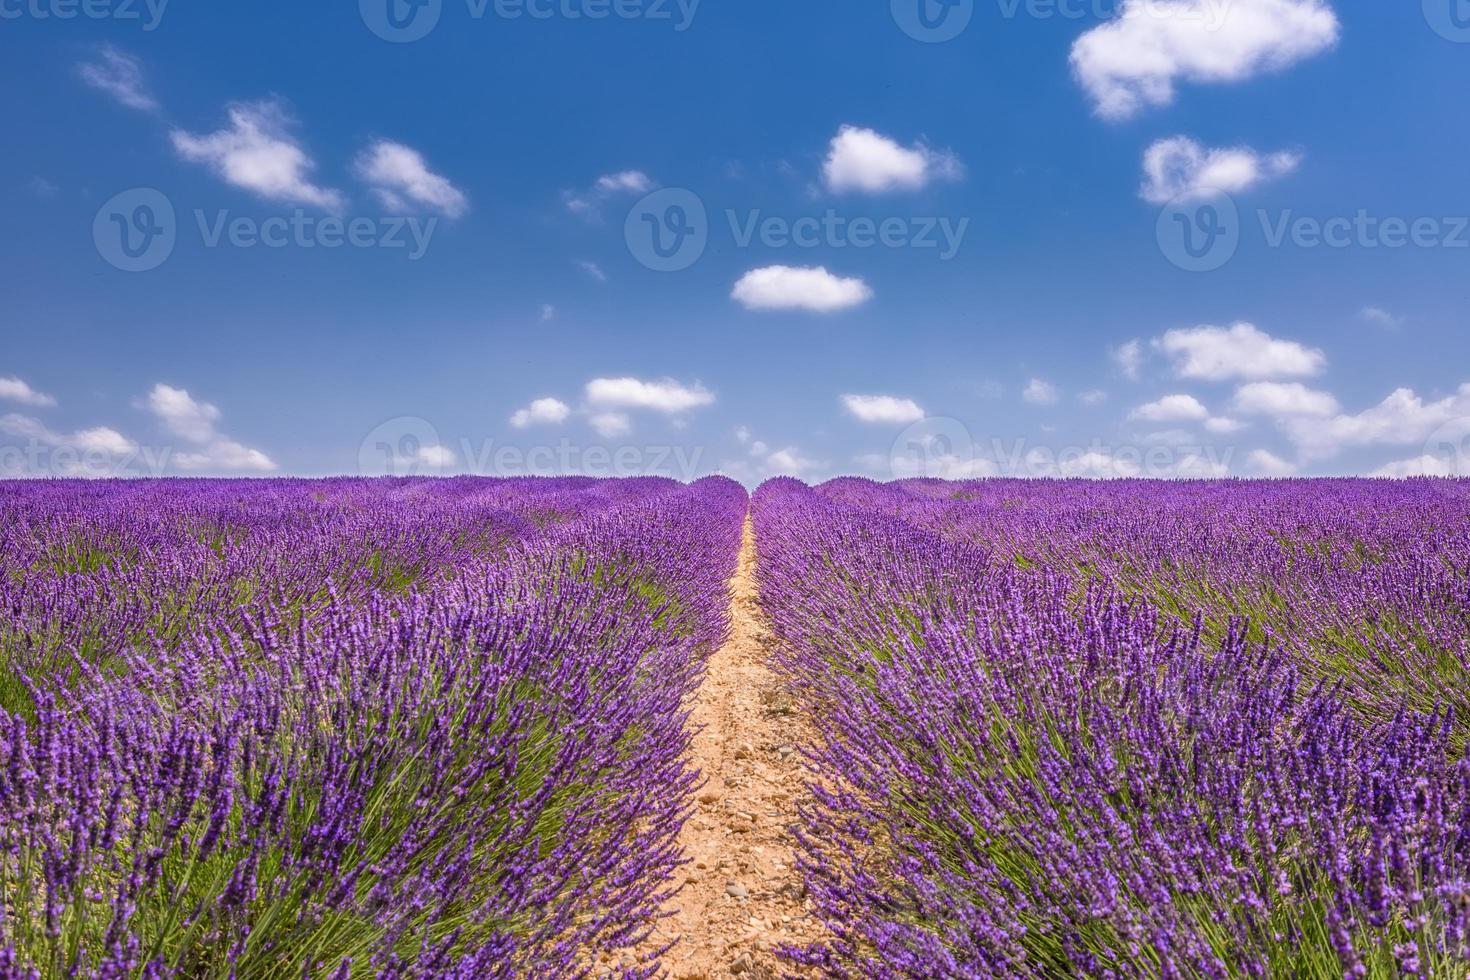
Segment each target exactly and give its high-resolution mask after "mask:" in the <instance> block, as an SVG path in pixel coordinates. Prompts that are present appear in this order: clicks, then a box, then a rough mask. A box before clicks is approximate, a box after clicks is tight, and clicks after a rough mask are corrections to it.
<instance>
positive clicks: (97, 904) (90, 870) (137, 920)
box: [0, 480, 746, 977]
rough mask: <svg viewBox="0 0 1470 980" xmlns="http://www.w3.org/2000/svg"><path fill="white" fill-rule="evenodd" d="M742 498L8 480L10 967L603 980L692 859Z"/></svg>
mask: <svg viewBox="0 0 1470 980" xmlns="http://www.w3.org/2000/svg"><path fill="white" fill-rule="evenodd" d="M745 509H746V495H745V492H744V491H743V490H742V489H741V488H740V487H738V486H737V485H735V484H733V483H731V482H729V481H725V480H709V481H703V482H701V483H698V484H695V485H694V486H692V487H688V488H686V487H682V486H679V485H678V484H674V483H672V482H669V481H660V480H650V481H630V482H627V483H619V484H611V483H601V482H597V481H588V480H554V481H538V480H523V481H484V480H481V481H475V480H461V481H442V482H435V481H374V482H366V481H328V482H315V483H308V482H292V481H277V482H271V483H238V484H235V483H215V482H208V483H185V482H161V483H151V484H140V483H113V484H63V483H35V484H24V485H17V484H8V485H4V486H0V514H3V518H4V520H3V523H0V527H3V531H0V535H3V537H0V589H3V591H0V604H3V606H4V607H5V608H6V610H7V612H8V614H9V615H8V617H7V621H6V623H5V626H4V629H3V632H0V657H3V658H4V660H5V661H6V668H7V675H8V679H7V686H6V688H5V690H4V692H3V698H4V701H3V710H0V908H3V912H4V915H3V918H0V975H4V976H17V977H28V976H29V977H51V976H96V977H124V976H147V977H169V976H178V977H186V976H187V977H236V976H238V977H260V976H276V975H280V976H308V977H348V976H390V977H391V976H462V977H523V976H548V977H550V976H557V977H561V976H582V975H587V974H588V973H589V971H590V969H591V967H592V965H593V963H594V962H595V961H596V959H597V956H598V954H599V953H601V952H604V951H611V950H621V949H624V948H627V947H629V946H631V945H633V944H634V943H636V942H637V941H639V940H641V939H642V938H643V937H644V936H645V935H646V934H647V933H648V932H649V930H650V927H651V925H652V923H653V922H654V921H655V917H656V916H657V915H658V913H659V909H660V906H661V903H662V902H663V900H664V899H665V898H666V897H667V894H668V890H669V883H670V880H671V875H672V872H673V871H674V869H675V868H676V867H677V865H678V862H679V854H678V851H677V846H676V836H677V833H678V830H679V827H680V825H681V823H682V821H683V819H684V816H685V807H686V800H687V796H688V794H689V792H690V790H691V788H692V785H693V782H694V780H695V775H694V774H693V773H691V772H690V771H689V770H688V769H687V767H686V765H685V763H684V758H683V757H684V753H685V749H686V747H687V739H688V734H687V732H686V730H685V725H684V722H685V720H686V719H685V713H684V708H683V704H684V701H685V699H686V697H687V695H688V694H689V692H690V691H691V690H692V689H693V687H694V686H695V685H696V684H697V682H698V678H699V675H700V671H701V669H702V657H703V655H704V653H705V652H706V651H707V650H708V649H709V648H710V647H711V645H713V644H715V643H717V642H718V641H719V639H720V638H721V636H722V635H723V631H724V630H725V628H726V623H725V618H724V617H725V612H726V604H727V599H728V596H727V590H726V583H727V581H728V578H729V576H730V574H731V572H732V570H733V567H734V561H735V556H736V550H737V547H738V543H739V539H740V533H741V525H742V522H743V518H744V513H745ZM656 968H657V964H656V962H655V961H650V962H646V963H639V964H637V965H635V966H632V967H628V968H625V969H624V970H623V974H624V975H626V976H651V975H653V974H654V973H655V972H656Z"/></svg>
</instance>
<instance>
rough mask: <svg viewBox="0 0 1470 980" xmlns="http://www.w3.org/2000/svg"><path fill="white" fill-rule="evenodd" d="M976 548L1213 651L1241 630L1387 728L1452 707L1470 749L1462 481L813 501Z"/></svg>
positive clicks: (1469, 578) (1018, 487)
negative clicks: (1076, 586)
mask: <svg viewBox="0 0 1470 980" xmlns="http://www.w3.org/2000/svg"><path fill="white" fill-rule="evenodd" d="M820 492H821V493H822V494H823V495H824V496H826V497H828V498H829V499H833V500H841V501H844V502H847V503H850V504H852V505H854V506H857V507H860V508H863V509H877V510H878V511H880V512H884V513H892V514H895V515H898V516H901V517H902V518H903V519H904V520H905V521H908V522H909V523H912V524H915V525H917V526H920V527H924V528H927V529H929V530H931V531H934V532H935V533H937V534H940V535H942V536H943V537H945V538H947V539H949V540H953V541H960V542H968V543H971V544H974V545H976V546H977V547H978V548H979V550H981V551H982V552H984V553H986V554H987V555H988V556H989V557H990V558H991V559H992V560H996V561H1013V562H1015V563H1017V564H1018V565H1022V566H1045V567H1047V568H1051V569H1055V570H1058V571H1064V572H1066V573H1067V574H1068V575H1069V576H1070V577H1071V578H1072V579H1073V580H1074V581H1077V582H1085V581H1089V580H1093V579H1101V580H1103V581H1105V582H1107V583H1108V584H1109V585H1110V586H1112V587H1114V588H1117V589H1118V590H1120V591H1122V592H1124V593H1126V594H1127V595H1130V596H1139V597H1142V598H1145V599H1147V600H1148V601H1149V602H1151V603H1152V604H1154V605H1156V606H1158V607H1160V609H1161V610H1163V611H1164V612H1166V613H1169V614H1171V615H1172V616H1173V617H1174V618H1175V619H1177V620H1179V621H1181V622H1184V623H1188V622H1190V621H1192V619H1193V618H1194V617H1195V616H1196V615H1200V616H1202V617H1203V621H1204V629H1205V632H1206V634H1207V635H1208V636H1210V637H1211V638H1214V639H1218V638H1220V637H1223V636H1224V635H1225V634H1226V633H1227V632H1228V631H1229V630H1230V629H1231V628H1232V625H1233V624H1235V623H1238V622H1240V621H1242V620H1244V621H1247V622H1248V625H1249V630H1250V635H1251V638H1252V639H1253V640H1254V641H1257V642H1261V643H1270V644H1271V645H1273V646H1281V647H1285V648H1287V649H1289V650H1290V651H1291V652H1292V654H1293V655H1294V657H1295V658H1296V659H1297V661H1298V663H1299V664H1301V665H1302V666H1303V667H1304V668H1305V669H1308V670H1311V671H1312V672H1313V673H1314V676H1315V677H1317V678H1319V679H1325V680H1330V681H1337V680H1344V681H1345V682H1347V683H1349V684H1350V685H1351V686H1352V688H1353V699H1354V703H1355V705H1356V706H1357V707H1358V708H1359V709H1360V710H1363V711H1365V712H1366V713H1367V714H1368V715H1369V716H1370V717H1373V718H1376V719H1377V720H1380V721H1388V720H1391V719H1392V717H1393V716H1394V714H1395V713H1396V712H1397V711H1398V710H1399V708H1400V707H1402V706H1404V705H1405V704H1407V705H1410V706H1412V707H1414V708H1415V709H1417V710H1419V711H1422V712H1429V711H1433V710H1434V709H1435V707H1436V706H1443V705H1452V706H1453V707H1454V708H1455V714H1456V719H1457V720H1456V726H1457V730H1456V741H1457V744H1461V745H1463V744H1464V743H1465V742H1466V740H1467V739H1470V685H1467V684H1466V683H1465V676H1466V672H1467V670H1470V481H1454V480H1418V481H1410V482H1408V483H1401V482H1392V481H1386V480H1300V481H1270V482H1259V483H1248V482H1238V481H1237V482H1195V483H1158V482H1153V483H1151V482H1146V481H1120V482H1112V483H1090V484H1089V483H1080V482H1075V483H1067V482H1045V481H1035V482H1025V481H976V482H969V483H943V482H940V481H926V480H917V481H909V482H906V483H901V484H894V485H892V486H890V487H880V486H879V485H877V484H874V483H870V482H868V481H862V480H842V481H834V482H833V483H831V484H827V485H826V486H824V487H822V488H820Z"/></svg>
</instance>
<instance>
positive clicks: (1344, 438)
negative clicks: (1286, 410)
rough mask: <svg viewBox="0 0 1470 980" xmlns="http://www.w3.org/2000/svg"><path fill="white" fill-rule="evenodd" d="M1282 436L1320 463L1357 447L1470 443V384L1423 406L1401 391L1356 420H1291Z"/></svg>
mask: <svg viewBox="0 0 1470 980" xmlns="http://www.w3.org/2000/svg"><path fill="white" fill-rule="evenodd" d="M1280 425H1281V428H1282V430H1283V431H1284V432H1285V433H1286V434H1287V436H1288V437H1289V438H1290V439H1291V440H1292V441H1293V442H1295V443H1296V445H1297V448H1298V449H1300V450H1301V451H1302V453H1303V454H1304V455H1306V456H1308V457H1312V458H1324V457H1327V456H1332V455H1335V454H1336V453H1338V452H1340V451H1342V450H1343V449H1347V448H1352V447H1359V446H1412V445H1415V444H1421V445H1422V444H1426V443H1428V442H1429V441H1430V440H1431V439H1432V438H1434V437H1436V436H1438V437H1443V438H1444V439H1446V440H1448V441H1451V442H1455V443H1458V442H1459V440H1462V439H1465V438H1470V384H1465V385H1462V386H1461V387H1460V389H1459V390H1458V391H1457V392H1456V393H1455V394H1453V395H1450V396H1449V397H1446V398H1442V399H1440V400H1438V401H1433V402H1426V401H1425V400H1424V399H1423V398H1421V397H1420V396H1419V395H1417V394H1415V392H1414V391H1413V390H1412V389H1409V388H1400V389H1398V390H1397V391H1395V392H1393V394H1391V395H1389V396H1388V397H1387V398H1385V399H1384V400H1383V401H1382V402H1380V403H1378V404H1377V405H1375V406H1373V407H1372V408H1369V409H1367V410H1366V411H1363V412H1359V413H1358V414H1356V415H1347V414H1337V415H1332V416H1330V417H1308V416H1289V417H1286V418H1283V419H1281V420H1280Z"/></svg>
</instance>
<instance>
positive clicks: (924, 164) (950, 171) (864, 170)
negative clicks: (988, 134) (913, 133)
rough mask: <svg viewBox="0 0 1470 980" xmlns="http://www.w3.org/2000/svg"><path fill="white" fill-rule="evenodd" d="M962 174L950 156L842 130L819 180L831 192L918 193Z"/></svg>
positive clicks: (849, 128)
mask: <svg viewBox="0 0 1470 980" xmlns="http://www.w3.org/2000/svg"><path fill="white" fill-rule="evenodd" d="M961 173H962V168H961V167H960V163H959V161H958V160H956V159H955V157H954V155H953V154H951V153H947V152H946V153H940V152H936V151H934V150H931V149H929V147H927V146H925V145H924V144H923V143H916V144H914V145H913V146H911V147H905V146H902V145H900V144H899V143H898V142H896V141H895V140H892V139H890V138H889V137H887V136H884V135H882V134H881V133H877V132H874V131H873V130H871V129H863V128H860V127H858V126H843V127H842V129H841V130H840V131H839V132H838V133H837V135H836V136H834V137H833V138H832V145H831V148H830V149H829V150H828V153H827V162H826V163H825V164H824V165H823V167H822V177H823V180H824V181H825V182H826V185H827V189H828V190H829V191H834V192H838V193H841V192H844V191H862V192H865V193H868V194H880V193H883V192H886V191H899V190H918V189H919V188H922V187H925V186H927V185H928V184H929V183H930V182H931V181H933V180H938V179H946V180H953V179H956V178H958V177H959V176H960V175H961Z"/></svg>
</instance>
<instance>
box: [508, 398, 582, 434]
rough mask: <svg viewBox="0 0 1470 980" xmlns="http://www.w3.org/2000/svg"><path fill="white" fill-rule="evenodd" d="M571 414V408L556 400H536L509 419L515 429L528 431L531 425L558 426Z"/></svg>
mask: <svg viewBox="0 0 1470 980" xmlns="http://www.w3.org/2000/svg"><path fill="white" fill-rule="evenodd" d="M571 414H572V407H571V406H570V405H568V404H567V403H566V402H564V401H561V400H559V399H556V398H538V399H536V400H535V401H533V402H532V403H531V404H530V405H528V406H526V407H525V408H522V409H520V410H518V411H517V412H516V413H515V414H514V415H512V416H511V417H510V424H511V425H513V426H514V427H515V428H517V429H528V428H530V427H531V426H533V425H560V424H561V423H562V422H565V421H566V420H567V419H568V418H569V417H571Z"/></svg>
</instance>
